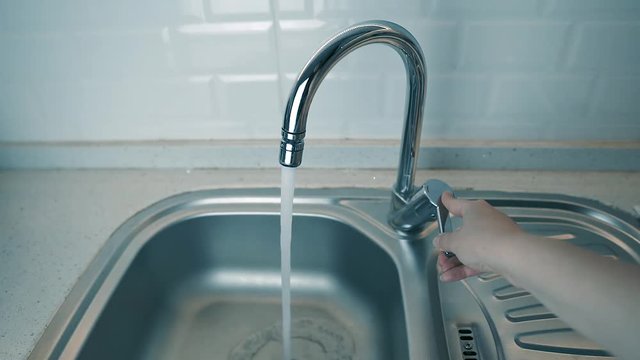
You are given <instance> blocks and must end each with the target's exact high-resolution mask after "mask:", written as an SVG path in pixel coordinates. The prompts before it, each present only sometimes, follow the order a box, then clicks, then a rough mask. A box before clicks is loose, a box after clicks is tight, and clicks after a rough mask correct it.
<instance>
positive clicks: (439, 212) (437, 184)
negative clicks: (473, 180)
mask: <svg viewBox="0 0 640 360" xmlns="http://www.w3.org/2000/svg"><path fill="white" fill-rule="evenodd" d="M422 189H423V191H424V194H426V195H427V198H428V199H429V202H431V204H432V205H433V206H435V208H436V217H437V220H438V230H440V234H443V233H445V232H451V231H452V230H451V229H452V226H451V221H447V220H449V209H447V207H446V206H444V204H443V203H442V194H444V193H445V192H450V193H451V194H452V195H453V189H451V187H450V186H449V185H447V183H445V182H444V181H441V180H438V179H431V180H427V182H426V183H424V185H422ZM444 255H445V256H446V257H448V258H450V257H453V256H455V254H454V253H452V252H449V251H445V252H444Z"/></svg>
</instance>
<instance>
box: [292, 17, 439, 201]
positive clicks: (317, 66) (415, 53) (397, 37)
mask: <svg viewBox="0 0 640 360" xmlns="http://www.w3.org/2000/svg"><path fill="white" fill-rule="evenodd" d="M367 44H387V45H389V46H391V47H392V48H394V49H395V50H396V51H397V52H398V54H399V55H400V57H402V60H403V62H404V65H405V69H406V73H407V81H408V86H407V95H406V98H405V107H406V108H405V120H404V127H403V130H402V145H401V150H400V164H399V166H398V175H397V178H396V183H395V185H394V188H393V192H394V194H395V195H394V198H395V197H399V199H400V200H402V201H403V202H406V201H407V200H408V199H409V197H410V196H411V195H412V193H413V191H414V185H413V183H414V177H415V169H416V165H417V157H418V151H419V147H420V133H421V128H422V115H423V109H424V99H425V95H426V77H427V69H426V66H425V62H424V56H423V54H422V50H421V48H420V45H419V44H418V41H417V40H416V39H415V38H414V37H413V36H412V35H411V34H410V33H409V32H408V31H407V30H405V29H404V28H403V27H401V26H399V25H397V24H394V23H391V22H388V21H368V22H364V23H360V24H357V25H354V26H352V27H350V28H348V29H346V30H344V31H342V32H340V33H339V34H337V35H336V36H334V37H333V38H331V39H329V41H327V42H326V43H325V44H324V45H323V46H322V47H321V48H320V49H319V50H318V51H317V52H316V53H315V54H314V55H313V56H312V58H311V59H310V60H309V62H308V63H307V64H306V65H305V67H304V68H303V69H302V71H301V73H300V75H299V76H298V79H297V80H296V82H295V84H294V86H293V89H292V90H291V94H290V95H289V100H288V102H287V106H286V110H285V115H284V123H283V125H282V141H281V143H280V164H282V165H284V166H288V167H297V166H299V165H300V163H301V162H302V151H303V149H304V137H305V132H306V128H307V115H308V114H309V107H310V106H311V101H312V100H313V96H314V95H315V93H316V91H317V89H318V87H319V86H320V83H321V82H322V80H323V79H324V77H325V76H326V75H327V74H328V73H329V71H330V70H331V69H332V68H333V66H335V65H336V64H337V63H338V62H339V61H340V59H342V58H343V57H345V56H346V55H347V54H349V53H351V52H352V51H353V50H355V49H357V48H359V47H361V46H364V45H367ZM395 200H396V199H394V202H395Z"/></svg>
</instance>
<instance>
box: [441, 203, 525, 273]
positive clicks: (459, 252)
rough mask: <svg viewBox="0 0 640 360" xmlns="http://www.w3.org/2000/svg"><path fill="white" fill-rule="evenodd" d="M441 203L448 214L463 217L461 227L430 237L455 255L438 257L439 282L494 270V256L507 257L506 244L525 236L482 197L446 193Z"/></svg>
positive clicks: (513, 223) (511, 221) (442, 248)
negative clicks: (456, 196) (460, 197)
mask: <svg viewBox="0 0 640 360" xmlns="http://www.w3.org/2000/svg"><path fill="white" fill-rule="evenodd" d="M442 202H443V204H444V206H446V207H447V209H448V210H449V213H450V214H451V215H455V216H461V217H462V218H463V219H464V220H463V226H462V227H461V228H459V229H457V230H456V231H454V232H451V233H444V234H441V235H439V236H437V237H436V238H435V239H434V240H433V245H434V247H436V248H437V249H440V250H442V251H450V252H453V253H455V254H456V256H454V257H452V258H447V257H446V256H444V254H443V253H440V255H439V256H438V272H439V273H440V279H441V280H442V281H456V280H462V279H464V278H467V277H469V276H473V275H477V274H479V273H482V272H487V271H496V269H494V265H496V262H495V260H496V258H497V257H498V256H509V255H508V248H509V246H508V245H509V243H510V242H512V241H515V240H516V239H520V238H522V237H523V236H524V235H525V233H524V231H522V229H520V227H519V226H518V225H517V224H516V223H515V222H513V220H511V219H510V218H509V217H508V216H507V215H505V214H503V213H502V212H500V211H498V210H497V209H495V208H494V207H492V206H491V205H489V204H488V203H487V202H486V201H484V200H462V199H456V198H454V197H453V195H452V194H451V193H449V192H445V193H444V194H443V195H442ZM505 250H506V251H505Z"/></svg>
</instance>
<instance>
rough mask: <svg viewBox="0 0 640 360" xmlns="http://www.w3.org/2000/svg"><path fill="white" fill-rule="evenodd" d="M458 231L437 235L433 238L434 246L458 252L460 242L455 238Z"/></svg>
mask: <svg viewBox="0 0 640 360" xmlns="http://www.w3.org/2000/svg"><path fill="white" fill-rule="evenodd" d="M456 234H457V233H456V232H452V233H444V234H440V235H438V236H436V237H435V238H434V239H433V247H435V248H436V249H439V250H442V251H449V252H452V253H455V252H456V247H457V246H458V243H457V242H456V240H455V237H456Z"/></svg>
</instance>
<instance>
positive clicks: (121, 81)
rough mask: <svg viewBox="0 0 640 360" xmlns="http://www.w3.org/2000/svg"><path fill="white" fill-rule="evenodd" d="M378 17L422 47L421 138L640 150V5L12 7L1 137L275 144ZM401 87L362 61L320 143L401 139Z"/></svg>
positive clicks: (261, 2) (544, 0) (318, 105)
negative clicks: (630, 143) (350, 28)
mask: <svg viewBox="0 0 640 360" xmlns="http://www.w3.org/2000/svg"><path fill="white" fill-rule="evenodd" d="M375 18H380V19H387V20H391V21H395V22H397V23H399V24H401V25H403V26H405V27H406V28H407V29H408V30H410V31H411V32H412V33H413V34H414V35H415V36H416V38H417V39H418V40H419V42H420V43H421V45H422V47H423V50H424V53H425V57H426V60H427V66H428V70H429V79H428V96H427V109H426V119H425V125H424V135H423V138H442V139H496V140H519V139H526V140H565V139H570V140H579V139H587V140H590V139H594V140H640V106H639V105H638V104H640V101H639V100H640V40H639V39H640V2H638V1H636V0H618V1H600V0H522V1H517V2H515V1H510V0H484V1H482V2H479V1H474V0H425V1H420V0H401V1H393V2H390V1H382V0H165V1H152V0H141V1H134V2H132V1H128V0H113V1H97V0H90V1H87V0H61V1H55V2H52V1H49V2H43V1H35V0H24V1H13V2H9V1H4V2H1V3H0V141H12V142H20V141H102V140H151V139H153V140H155V139H273V138H276V137H277V136H278V133H279V127H280V124H281V117H282V114H281V113H282V108H283V105H284V101H285V97H286V96H288V93H289V90H290V86H291V83H292V82H293V79H294V77H295V75H296V74H297V72H298V71H299V70H300V69H301V67H302V66H303V65H304V64H305V63H306V61H307V60H308V58H309V56H310V55H311V54H312V53H313V52H314V51H315V50H316V49H317V48H318V47H319V46H320V45H321V44H322V42H323V41H324V40H325V39H326V38H328V37H329V36H331V35H333V34H334V33H336V32H337V31H339V30H340V29H342V28H343V27H345V26H347V25H348V24H352V23H355V22H358V21H363V20H367V19H375ZM404 82H405V79H404V71H403V68H402V63H401V61H400V59H399V57H398V56H397V55H396V54H395V53H394V52H393V51H391V50H390V49H388V48H385V47H383V46H371V47H367V48H363V49H360V50H358V51H356V52H355V53H353V54H351V55H349V56H348V57H347V58H346V59H344V60H343V62H342V63H341V64H339V65H338V66H337V67H336V68H335V69H334V70H333V71H332V73H331V74H330V76H329V77H328V78H327V79H326V80H325V84H323V86H322V87H321V88H320V90H319V92H318V94H317V96H316V99H315V101H314V105H313V106H312V108H311V113H310V120H309V134H308V137H309V139H310V140H311V139H314V138H315V139H320V138H331V139H340V138H375V139H377V138H384V139H386V138H389V139H395V138H397V137H398V136H399V133H400V122H401V119H402V111H403V106H404V96H405V93H404V92H405V83H404Z"/></svg>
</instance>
